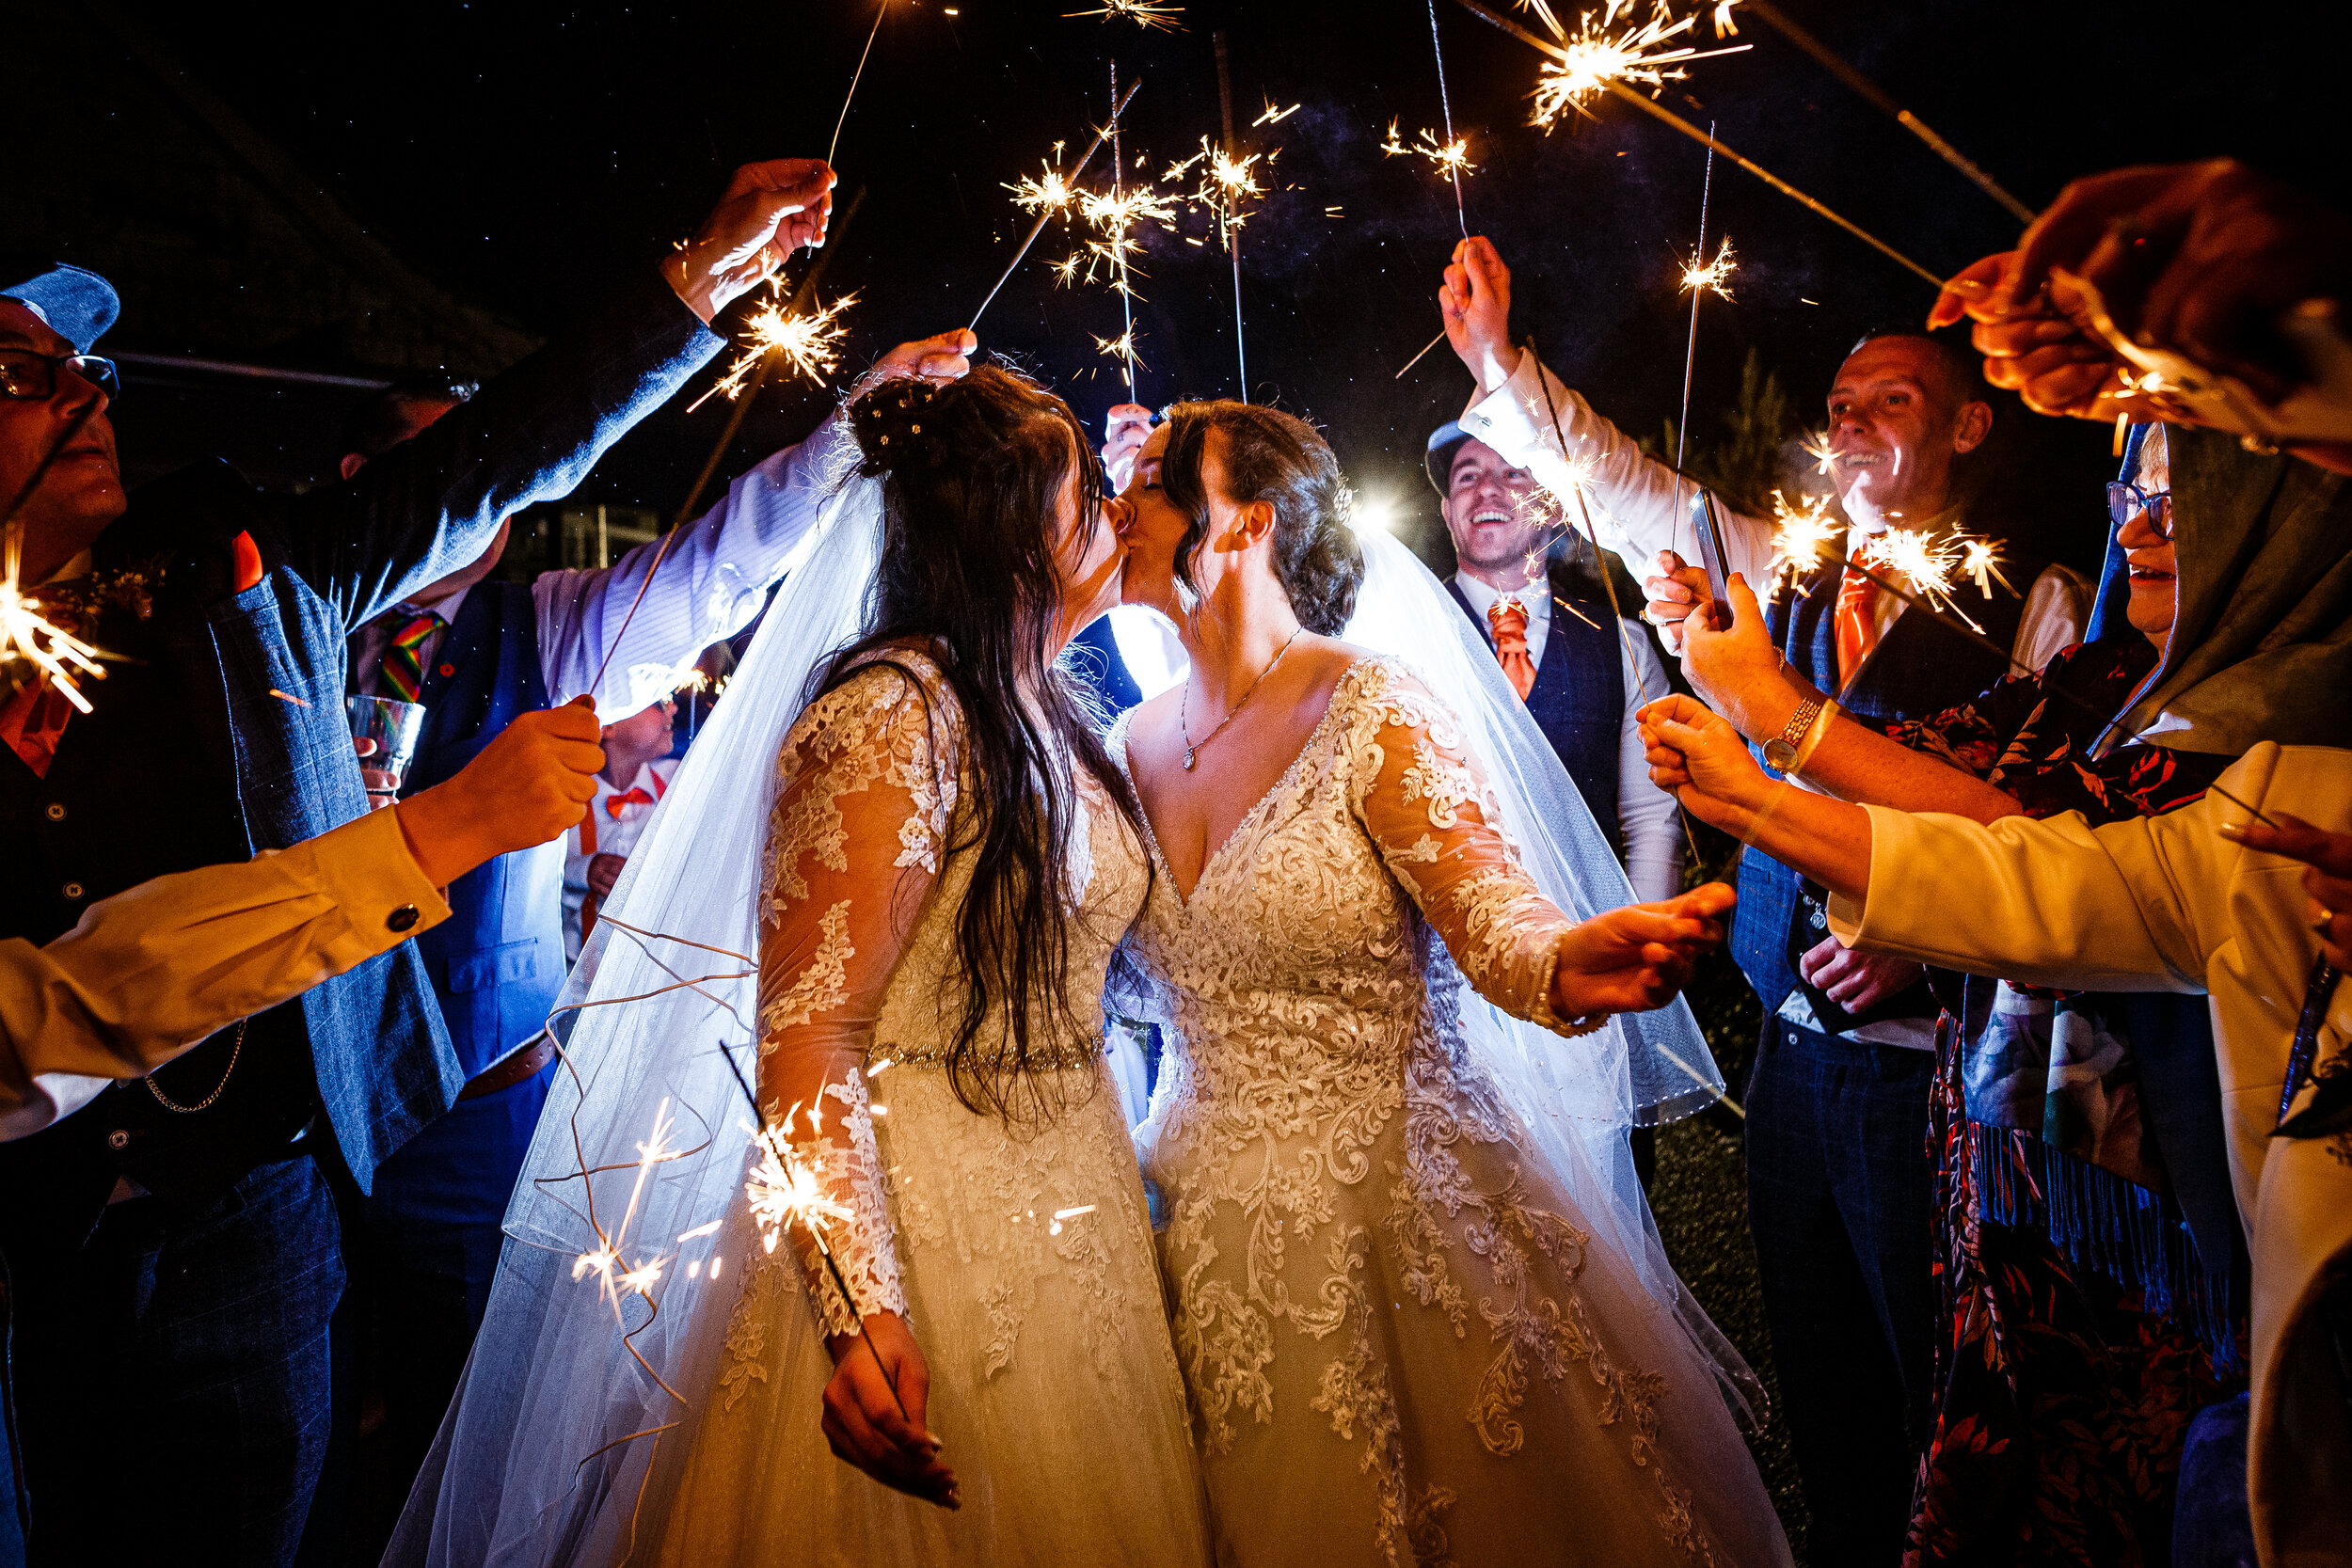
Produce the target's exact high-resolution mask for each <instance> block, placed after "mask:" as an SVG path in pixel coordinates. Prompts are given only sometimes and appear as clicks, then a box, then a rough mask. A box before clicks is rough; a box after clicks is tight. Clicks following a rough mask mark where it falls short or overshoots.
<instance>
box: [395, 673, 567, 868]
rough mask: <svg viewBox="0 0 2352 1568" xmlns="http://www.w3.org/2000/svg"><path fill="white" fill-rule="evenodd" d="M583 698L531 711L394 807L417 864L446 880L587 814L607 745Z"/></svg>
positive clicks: (548, 835)
mask: <svg viewBox="0 0 2352 1568" xmlns="http://www.w3.org/2000/svg"><path fill="white" fill-rule="evenodd" d="M598 733H599V732H598V725H597V723H596V708H595V707H594V706H592V705H590V703H589V700H588V699H587V698H585V697H582V698H580V699H579V700H577V701H576V702H573V703H571V704H568V705H565V706H563V707H553V708H542V709H540V710H538V711H537V712H534V713H526V714H523V715H522V716H521V717H519V718H517V719H516V721H514V722H513V723H511V724H509V725H507V726H506V728H505V729H503V730H501V731H500V732H499V734H498V736H496V737H495V738H493V739H492V740H491V742H490V743H489V744H488V745H487V746H485V747H484V748H483V749H482V750H481V751H480V752H477V753H476V754H475V756H474V759H473V760H472V761H471V762H469V763H468V764H466V766H465V767H464V768H462V769H460V770H459V772H458V774H457V776H456V777H455V778H453V779H451V780H449V781H448V782H447V783H445V784H435V785H434V786H433V787H432V788H431V789H426V790H420V791H419V792H418V793H416V794H414V795H412V796H410V797H409V798H408V799H407V800H403V801H401V802H400V804H399V805H398V806H397V807H396V808H394V809H396V810H397V811H398V812H399V813H400V828H401V832H402V833H403V835H404V836H405V837H406V839H407V840H408V850H409V853H411V854H413V855H415V856H416V857H417V865H418V868H419V869H420V870H421V871H423V872H424V874H425V875H426V876H427V877H429V878H431V879H433V881H434V883H435V885H437V886H440V887H447V886H448V885H449V884H450V883H452V882H453V881H455V880H456V879H458V878H460V877H462V876H464V875H465V874H466V873H467V872H469V871H471V870H472V869H473V868H474V867H475V866H477V865H480V864H482V863H485V861H489V860H492V859H494V858H496V857H497V856H500V855H503V854H506V853H508V852H509V851H511V850H516V849H528V848H531V847H532V846H534V845H539V844H545V843H547V842H548V840H549V839H551V838H553V837H555V835H556V834H558V833H560V832H563V831H564V829H566V828H568V827H570V826H571V825H572V824H573V823H575V822H578V821H579V820H580V817H582V816H585V815H586V814H587V809H588V802H589V801H590V800H592V799H594V798H595V796H596V769H598V768H602V767H603V766H604V748H603V747H601V746H599V745H597V744H596V737H597V735H598Z"/></svg>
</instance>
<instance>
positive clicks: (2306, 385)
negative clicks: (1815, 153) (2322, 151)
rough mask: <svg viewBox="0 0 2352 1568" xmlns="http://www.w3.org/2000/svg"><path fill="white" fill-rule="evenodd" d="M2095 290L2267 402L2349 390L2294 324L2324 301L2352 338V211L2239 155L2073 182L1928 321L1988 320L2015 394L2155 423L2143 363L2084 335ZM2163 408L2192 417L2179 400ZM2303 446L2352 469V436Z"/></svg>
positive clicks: (2050, 410) (2050, 408) (1972, 270)
mask: <svg viewBox="0 0 2352 1568" xmlns="http://www.w3.org/2000/svg"><path fill="white" fill-rule="evenodd" d="M2085 284H2088V285H2089V287H2090V289H2092V290H2095V291H2096V292H2097V293H2098V296H2099V299H2100V302H2101V303H2102V304H2103V305H2104V306H2105V307H2106V309H2107V311H2108V313H2109V314H2110V316H2111V317H2112V319H2113V321H2114V323H2115V325H2116V327H2117V328H2118V330H2120V331H2123V332H2128V333H2132V334H2134V335H2135V336H2136V338H2137V341H2138V342H2140V343H2141V344H2143V345H2145V346H2147V347H2149V348H2155V349H2165V350H2169V351H2171V352H2174V353H2177V354H2180V355H2183V356H2185V357H2187V358H2188V359H2190V360H2192V361H2193V362H2195V363H2197V364H2199V365H2201V366H2203V367H2205V368H2206V369H2208V370H2211V371H2217V372H2223V373H2226V374H2229V375H2232V376H2234V377H2236V378H2237V379H2238V380H2239V381H2240V382H2242V383H2243V384H2244V385H2245V386H2246V387H2247V388H2249V390H2250V391H2251V392H2252V393H2253V394H2254V395H2255V396H2256V397H2257V398H2259V399H2262V400H2264V401H2265V402H2267V403H2269V404H2278V403H2279V402H2280V401H2281V400H2282V399H2284V398H2286V397H2287V396H2288V395H2289V394H2290V393H2293V392H2296V391H2297V390H2302V391H2305V392H2307V393H2309V394H2312V395H2314V396H2315V397H2316V398H2318V399H2320V400H2322V405H2323V406H2324V403H2325V401H2326V400H2334V401H2336V402H2338V403H2341V401H2342V399H2343V397H2344V392H2343V389H2342V388H2328V387H2325V386H2322V385H2319V383H2318V380H2317V376H2316V373H2315V370H2314V366H2313V364H2312V360H2311V357H2310V356H2309V354H2308V353H2307V352H2306V351H2305V350H2304V349H2302V348H2300V347H2299V346H2298V345H2296V343H2294V342H2292V341H2289V338H2288V336H2287V334H2286V332H2285V331H2284V330H2283V327H2284V325H2285V324H2286V323H2287V322H2288V321H2289V320H2290V318H2291V316H2292V315H2293V313H2294V312H2296V311H2297V310H2298V309H2312V310H2315V311H2316V312H2317V313H2318V314H2319V315H2320V316H2321V317H2322V318H2323V319H2324V320H2325V321H2327V322H2328V324H2329V325H2332V326H2333V327H2334V330H2335V331H2336V332H2337V333H2338V334H2339V335H2341V333H2342V331H2343V328H2342V326H2341V325H2336V316H2337V311H2338V309H2339V308H2340V307H2341V306H2342V305H2343V303H2344V301H2345V299H2346V298H2347V296H2352V218H2348V217H2346V216H2345V214H2343V213H2342V212H2340V211H2338V210H2337V209H2336V208H2334V207H2331V206H2329V205H2328V204H2327V203H2326V202H2323V201H2320V200H2317V199H2316V198H2312V196H2310V195H2309V194H2307V193H2305V192H2303V191H2300V190H2297V189H2296V188H2295V187H2294V186H2292V185H2289V184H2287V183H2286V182H2283V181H2280V180H2275V179H2272V178H2271V177H2269V176H2268V175H2265V174H2263V173H2260V172H2259V171H2257V170H2255V169H2252V168H2249V167H2248V166H2246V165H2244V164H2241V163H2239V162H2237V161H2236V160H2235V159H2231V158H2212V159H2207V160H2205V161H2204V162H2201V163H2194V164H2170V165H2147V166H2139V167H2136V168H2124V169H2117V170H2115V171H2113V172H2112V173H2108V174H2099V175H2092V176H2090V178H2088V179H2083V180H2077V181H2075V182H2073V183H2072V184H2070V185H2068V186H2067V187H2066V189H2065V190H2063V191H2061V192H2059V193H2058V200H2056V201H2054V202H2052V203H2051V204H2050V206H2049V207H2048V208H2047V209H2045V210H2044V211H2043V212H2042V215H2041V216H2040V217H2038V218H2036V219H2035V220H2034V222H2033V224H2032V226H2031V227H2030V228H2028V229H2027V230H2026V233H2025V236H2024V238H2023V240H2021V241H2020V243H2019V246H2018V248H2017V249H2015V250H2011V251H2003V252H2000V253H1997V254H1995V255H1992V256H1987V257H1985V258H1984V259H1983V260H1981V261H1978V262H1977V263H1976V264H1975V265H1973V266H1971V267H1968V268H1966V269H1964V270H1963V271H1962V272H1961V273H1960V274H1959V275H1958V276H1957V277H1954V278H1953V279H1952V280H1951V282H1949V283H1948V284H1947V285H1946V286H1945V288H1944V292H1943V293H1941V294H1940V295H1939V296H1938V297H1937V299H1936V302H1935V306H1934V309H1932V310H1931V311H1930V312H1929V315H1928V325H1930V326H1931V327H1934V326H1945V325H1951V324H1953V323H1956V322H1958V321H1960V320H1961V319H1962V318H1963V316H1966V317H1969V318H1972V319H1973V320H1974V321H1976V323H1977V324H1978V325H1977V326H1976V327H1975V329H1974V341H1975V343H1976V346H1977V348H1978V349H1979V352H1981V353H1982V354H1983V355H1984V356H1985V362H1984V368H1985V375H1986V377H1987V379H1989V380H1990V381H1992V383H1993V384H1994V386H1996V387H2008V388H2014V389H2015V390H2016V391H2018V392H2019V393H2020V394H2021V395H2022V396H2023V397H2024V399H2025V401H2026V406H2028V407H2030V408H2033V409H2035V410H2036V411H2037V412H2040V413H2044V414H2069V415H2074V416H2075V417H2077V418H2081V419H2088V420H2097V421H2099V422H2100V423H2103V424H2106V423H2112V422H2114V420H2116V418H2117V416H2118V414H2119V413H2122V414H2124V415H2126V416H2127V417H2130V418H2134V419H2137V420H2146V419H2149V418H2151V417H2152V412H2151V407H2150V401H2151V400H2149V399H2148V398H2146V397H2144V396H2143V397H2133V396H2131V395H2129V393H2130V390H2131V388H2128V387H2127V386H2126V383H2125V376H2126V373H2127V372H2128V373H2129V374H2130V375H2131V376H2132V377H2133V378H2134V379H2138V372H2137V370H2136V369H2134V368H2132V367H2127V366H2125V365H2124V364H2123V363H2122V360H2121V358H2120V356H2118V355H2116V353H2115V352H2114V351H2113V350H2112V349H2110V348H2109V347H2108V346H2107V344H2106V341H2104V340H2102V339H2100V338H2099V337H2097V336H2095V335H2093V334H2092V333H2091V332H2090V331H2087V330H2086V329H2085V328H2086V325H2087V324H2088V321H2089V310H2090V301H2089V298H2088V296H2087V294H2086V293H2085V292H2084V287H2083V286H2084V285H2085ZM2336 412H2337V414H2338V415H2339V416H2341V415H2342V414H2343V413H2344V410H2343V409H2342V408H2341V407H2339V408H2338V409H2337V410H2336ZM2153 413H2154V414H2155V415H2157V416H2161V417H2165V418H2181V417H2185V416H2184V413H2183V410H2182V409H2181V408H2180V406H2179V405H2177V404H2174V403H2172V402H2170V401H2169V400H2166V401H2164V402H2162V403H2161V404H2160V405H2159V406H2157V407H2156V408H2155V409H2154V410H2153ZM2289 450H2290V451H2294V452H2295V453H2296V455H2297V456H2300V457H2303V458H2305V459H2307V460H2309V461H2311V462H2313V463H2317V464H2319V465H2321V466H2322V467H2328V468H2332V469H2334V470H2335V471H2337V472H2339V473H2344V472H2352V445H2346V444H2344V443H2341V442H2312V443H2301V444H2290V446H2289Z"/></svg>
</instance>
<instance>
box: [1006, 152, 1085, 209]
mask: <svg viewBox="0 0 2352 1568" xmlns="http://www.w3.org/2000/svg"><path fill="white" fill-rule="evenodd" d="M1055 145H1056V146H1057V147H1058V146H1060V144H1059V143H1058V142H1057V143H1056V144H1055ZM1005 189H1007V190H1009V191H1010V192H1012V204H1013V205H1014V206H1016V207H1018V208H1020V209H1021V210H1022V211H1023V212H1025V213H1043V212H1055V213H1066V212H1068V211H1069V210H1070V204H1071V202H1073V201H1074V200H1076V199H1077V196H1078V192H1077V191H1076V189H1075V188H1074V187H1073V186H1072V185H1071V183H1070V182H1069V180H1068V179H1067V178H1065V177H1064V176H1063V174H1062V171H1061V170H1059V169H1057V168H1056V167H1055V166H1053V165H1051V164H1047V165H1046V166H1045V178H1044V179H1042V180H1032V179H1030V178H1029V177H1028V176H1027V175H1023V176H1022V177H1021V182H1020V183H1019V184H1017V185H1007V186H1006V187H1005Z"/></svg>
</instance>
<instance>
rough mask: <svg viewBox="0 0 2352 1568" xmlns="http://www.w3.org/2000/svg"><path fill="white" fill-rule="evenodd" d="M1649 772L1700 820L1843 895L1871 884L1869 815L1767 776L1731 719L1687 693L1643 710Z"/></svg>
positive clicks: (1860, 893) (1854, 894)
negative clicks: (1713, 710)
mask: <svg viewBox="0 0 2352 1568" xmlns="http://www.w3.org/2000/svg"><path fill="white" fill-rule="evenodd" d="M1642 732H1643V734H1644V735H1645V736H1646V737H1647V738H1648V740H1649V761H1650V775H1651V777H1652V778H1654V779H1656V780H1657V781H1658V785H1659V787H1660V788H1661V789H1668V790H1672V791H1673V792H1674V794H1675V797H1676V799H1677V800H1680V801H1681V802H1682V807H1683V809H1684V810H1685V811H1688V812H1690V813H1691V814H1692V816H1696V817H1697V818H1698V819H1699V820H1700V821H1702V822H1711V823H1713V824H1714V825H1715V826H1716V827H1718V828H1721V829H1723V830H1724V832H1727V833H1730V834H1731V835H1732V836H1733V837H1735V838H1737V839H1739V841H1740V843H1742V844H1745V845H1748V846H1750V847H1754V848H1757V849H1761V850H1763V851H1764V853H1766V854H1768V855H1770V856H1772V859H1774V860H1776V861H1778V862H1780V863H1782V864H1783V865H1788V866H1793V867H1794V868H1795V869H1796V870H1798V871H1799V872H1801V873H1803V874H1804V875H1805V876H1807V877H1810V878H1811V879H1813V880H1815V881H1817V882H1819V883H1820V884H1821V885H1822V886H1823V887H1825V888H1827V889H1829V891H1830V892H1831V893H1832V894H1835V895H1837V896H1839V897H1841V898H1847V899H1852V900H1857V901H1858V900H1859V899H1861V897H1862V896H1863V895H1864V894H1865V893H1866V892H1867V891H1868V889H1869V885H1870V816H1869V813H1868V812H1867V811H1865V810H1864V809H1863V808H1862V807H1860V806H1855V805H1849V804H1847V803H1846V802H1844V801H1842V800H1829V799H1828V798H1826V797H1824V796H1820V795H1814V794H1811V793H1809V792H1807V791H1805V790H1802V789H1799V788H1797V787H1796V786H1795V785H1794V784H1789V783H1788V781H1787V780H1785V779H1770V778H1767V777H1765V775H1764V769H1763V768H1759V767H1757V766H1756V759H1755V758H1754V757H1752V756H1750V755H1749V754H1748V749H1747V746H1746V745H1745V744H1744V743H1743V742H1742V741H1741V740H1740V734H1739V732H1738V731H1737V730H1734V729H1733V728H1732V727H1731V724H1730V722H1729V721H1726V720H1725V719H1724V718H1723V717H1722V716H1721V715H1720V714H1717V713H1714V712H1712V711H1711V710H1709V709H1708V708H1707V707H1705V706H1703V705H1700V704H1698V703H1696V702H1693V701H1692V700H1691V699H1690V698H1688V697H1684V696H1679V695H1677V696H1672V697H1662V698H1661V699H1659V700H1658V701H1657V702H1654V703H1652V704H1650V705H1648V706H1647V707H1645V708H1644V709H1642Z"/></svg>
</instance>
